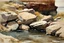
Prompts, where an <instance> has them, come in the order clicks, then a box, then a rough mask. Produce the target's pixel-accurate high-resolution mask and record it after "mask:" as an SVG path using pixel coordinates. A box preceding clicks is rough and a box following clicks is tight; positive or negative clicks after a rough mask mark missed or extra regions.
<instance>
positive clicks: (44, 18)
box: [41, 15, 53, 21]
mask: <svg viewBox="0 0 64 43" xmlns="http://www.w3.org/2000/svg"><path fill="white" fill-rule="evenodd" d="M41 20H44V21H53V17H52V16H51V15H49V16H44V17H43V18H42V19H41Z"/></svg>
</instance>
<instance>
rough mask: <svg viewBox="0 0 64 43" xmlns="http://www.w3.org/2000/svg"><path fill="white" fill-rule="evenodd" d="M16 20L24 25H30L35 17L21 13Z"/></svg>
mask: <svg viewBox="0 0 64 43" xmlns="http://www.w3.org/2000/svg"><path fill="white" fill-rule="evenodd" d="M18 19H20V20H21V21H22V22H23V23H24V24H30V23H31V22H33V21H35V19H36V16H35V15H34V14H31V13H28V12H22V13H20V14H19V15H18Z"/></svg>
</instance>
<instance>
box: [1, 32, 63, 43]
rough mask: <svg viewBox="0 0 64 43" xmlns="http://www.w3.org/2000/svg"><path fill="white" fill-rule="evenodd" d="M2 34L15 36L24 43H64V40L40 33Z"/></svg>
mask: <svg viewBox="0 0 64 43" xmlns="http://www.w3.org/2000/svg"><path fill="white" fill-rule="evenodd" d="M1 33H2V34H5V35H9V36H13V37H15V38H17V39H19V40H20V41H22V43H64V40H63V39H61V38H59V37H54V36H50V35H46V34H45V33H43V32H38V31H32V32H28V31H23V32H1Z"/></svg>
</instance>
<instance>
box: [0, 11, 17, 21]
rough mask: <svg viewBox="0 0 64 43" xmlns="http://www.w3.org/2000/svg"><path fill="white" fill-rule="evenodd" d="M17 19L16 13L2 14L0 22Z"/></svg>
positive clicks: (0, 14)
mask: <svg viewBox="0 0 64 43" xmlns="http://www.w3.org/2000/svg"><path fill="white" fill-rule="evenodd" d="M16 18H17V14H16V13H14V12H1V13H0V22H6V21H9V20H14V19H16Z"/></svg>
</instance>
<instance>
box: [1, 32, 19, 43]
mask: <svg viewBox="0 0 64 43" xmlns="http://www.w3.org/2000/svg"><path fill="white" fill-rule="evenodd" d="M0 36H1V37H0V43H20V41H19V40H18V39H16V38H14V37H12V36H6V35H3V34H1V33H0Z"/></svg>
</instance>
